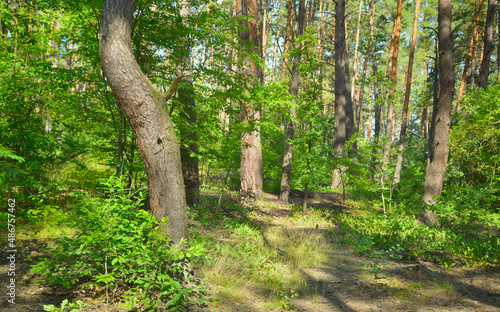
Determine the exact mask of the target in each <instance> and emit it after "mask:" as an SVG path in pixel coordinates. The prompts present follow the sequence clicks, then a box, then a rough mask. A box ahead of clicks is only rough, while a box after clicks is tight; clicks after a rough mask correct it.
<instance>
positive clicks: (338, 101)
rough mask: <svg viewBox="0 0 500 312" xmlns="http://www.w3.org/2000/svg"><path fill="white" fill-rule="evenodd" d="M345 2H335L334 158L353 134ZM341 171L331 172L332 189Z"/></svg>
mask: <svg viewBox="0 0 500 312" xmlns="http://www.w3.org/2000/svg"><path fill="white" fill-rule="evenodd" d="M345 21H346V18H345V0H337V1H336V2H335V115H334V127H335V132H334V136H333V151H334V153H335V157H339V158H340V157H343V155H342V154H343V151H344V145H345V143H346V142H347V141H348V140H349V138H350V135H352V133H353V132H354V121H353V119H352V116H353V113H352V102H351V85H350V84H351V79H350V77H349V59H348V56H347V46H346V27H345ZM341 171H343V169H342V168H340V169H335V170H334V172H333V179H332V188H337V187H339V186H340V184H341V182H342V179H341V174H342V172H341Z"/></svg>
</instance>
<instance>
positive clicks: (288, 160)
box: [280, 0, 306, 203]
mask: <svg viewBox="0 0 500 312" xmlns="http://www.w3.org/2000/svg"><path fill="white" fill-rule="evenodd" d="M305 3H306V2H305V0H300V1H299V13H298V15H297V22H298V25H297V38H298V37H300V36H301V35H302V32H303V31H304V19H305V12H306V9H305ZM301 48H302V44H298V49H299V50H300V49H301ZM301 57H302V54H301V53H300V52H299V53H298V54H296V55H295V56H294V58H293V67H292V77H291V81H290V95H291V96H293V97H294V98H293V101H294V103H295V104H296V103H297V99H296V98H295V97H296V96H297V94H298V93H299V74H300V73H299V65H300V58H301ZM290 115H291V116H290V117H291V118H290V120H288V123H287V125H286V140H285V151H284V154H283V168H282V174H281V189H280V200H281V201H282V202H284V203H288V202H289V200H290V181H291V176H292V155H293V145H292V142H291V141H292V140H293V137H294V134H295V120H294V119H295V118H296V117H297V111H296V108H295V107H292V108H291V111H290Z"/></svg>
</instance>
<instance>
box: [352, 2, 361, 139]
mask: <svg viewBox="0 0 500 312" xmlns="http://www.w3.org/2000/svg"><path fill="white" fill-rule="evenodd" d="M362 10H363V0H360V1H359V9H358V22H357V24H356V39H355V43H354V63H353V65H352V83H351V88H352V89H351V94H352V95H353V98H352V101H353V106H354V107H356V125H357V126H356V129H355V131H356V132H358V131H359V120H358V119H359V117H360V116H361V115H359V116H358V115H357V111H358V106H359V93H358V92H359V87H358V85H357V84H358V48H359V32H360V31H361V12H362Z"/></svg>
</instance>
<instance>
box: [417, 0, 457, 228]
mask: <svg viewBox="0 0 500 312" xmlns="http://www.w3.org/2000/svg"><path fill="white" fill-rule="evenodd" d="M451 9H452V4H451V0H439V8H438V12H439V15H438V38H439V54H440V57H439V72H440V77H439V80H440V84H441V91H440V93H439V100H438V102H437V105H436V106H435V107H434V113H433V115H432V124H431V128H432V129H431V133H432V137H431V138H430V140H429V154H428V157H429V160H428V166H427V169H426V170H425V183H424V194H423V196H422V200H423V201H424V202H425V203H426V204H429V205H432V204H435V203H437V202H438V201H439V198H438V197H439V196H440V195H441V190H442V188H443V180H444V176H445V173H446V166H447V165H448V153H449V134H450V122H451V111H452V102H453V92H454V88H455V73H454V72H453V44H452V41H451V21H452V18H451ZM420 218H421V220H422V221H423V222H424V223H426V224H434V225H436V224H438V221H437V215H436V213H435V212H432V211H430V210H425V211H423V212H421V213H420Z"/></svg>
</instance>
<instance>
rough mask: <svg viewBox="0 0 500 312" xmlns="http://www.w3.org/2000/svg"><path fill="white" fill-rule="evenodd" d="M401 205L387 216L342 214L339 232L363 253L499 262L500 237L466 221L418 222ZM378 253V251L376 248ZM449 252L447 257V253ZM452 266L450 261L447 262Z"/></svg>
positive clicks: (473, 262)
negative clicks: (429, 223) (436, 225)
mask: <svg viewBox="0 0 500 312" xmlns="http://www.w3.org/2000/svg"><path fill="white" fill-rule="evenodd" d="M406 209H407V208H405V207H404V206H402V205H398V206H396V207H395V209H394V211H393V212H392V213H391V214H389V215H388V216H387V218H384V217H383V216H381V215H368V216H363V217H361V216H356V217H353V216H349V215H343V216H342V219H341V224H342V230H341V232H340V235H341V237H342V238H343V240H344V242H346V243H350V244H352V245H354V246H356V247H355V250H356V251H357V252H360V253H364V254H366V253H368V255H372V256H373V255H374V254H373V251H374V250H379V251H380V252H379V253H381V254H379V255H377V257H379V258H380V256H381V255H382V256H383V257H385V255H387V256H389V257H391V258H392V257H400V256H403V257H405V258H410V259H411V258H415V257H417V258H424V259H432V260H434V259H439V260H440V261H441V259H445V260H446V259H448V260H449V258H450V257H451V258H452V259H454V261H455V262H457V263H459V264H466V265H474V264H481V265H496V264H498V263H499V262H500V238H499V237H498V236H491V235H488V230H487V229H484V228H481V227H480V226H477V225H474V224H470V223H467V222H454V221H449V222H447V221H446V219H443V220H442V221H441V224H440V226H439V227H428V226H425V225H423V224H418V223H415V217H413V216H408V215H406V213H405V210H406ZM377 252H378V251H377ZM447 255H448V256H447ZM448 265H449V263H448Z"/></svg>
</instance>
